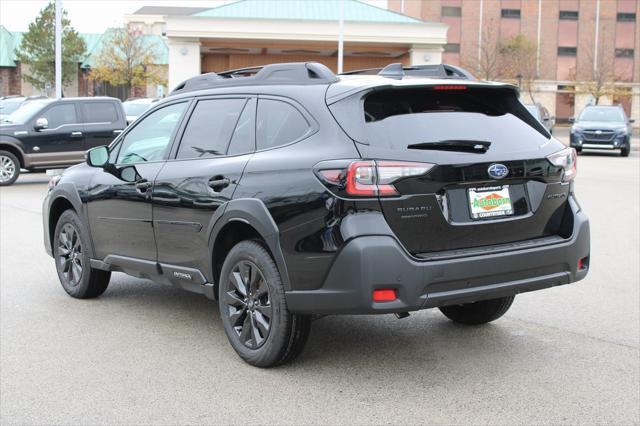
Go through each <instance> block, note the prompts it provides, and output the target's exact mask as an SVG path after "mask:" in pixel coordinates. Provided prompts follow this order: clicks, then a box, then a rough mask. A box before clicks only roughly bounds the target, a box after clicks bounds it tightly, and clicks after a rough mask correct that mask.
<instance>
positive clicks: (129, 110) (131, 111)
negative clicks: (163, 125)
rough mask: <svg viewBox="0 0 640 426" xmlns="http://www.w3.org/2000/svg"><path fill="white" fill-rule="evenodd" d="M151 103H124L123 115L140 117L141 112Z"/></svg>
mask: <svg viewBox="0 0 640 426" xmlns="http://www.w3.org/2000/svg"><path fill="white" fill-rule="evenodd" d="M150 106H151V103H148V104H147V103H144V104H143V103H133V102H125V103H123V104H122V107H123V108H124V113H125V115H131V116H134V117H138V116H140V115H142V113H143V112H145V111H146V110H148V109H149V107H150Z"/></svg>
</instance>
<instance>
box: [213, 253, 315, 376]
mask: <svg viewBox="0 0 640 426" xmlns="http://www.w3.org/2000/svg"><path fill="white" fill-rule="evenodd" d="M218 287H219V297H218V299H219V300H218V303H219V306H220V317H221V318H222V324H223V325H224V331H225V333H226V334H227V337H228V338H229V342H230V343H231V346H233V349H235V351H236V352H237V353H238V355H240V357H241V358H242V359H243V360H245V361H246V362H247V363H249V364H251V365H254V366H256V367H273V366H276V365H279V364H284V363H286V362H288V361H291V360H293V359H294V358H295V357H297V356H298V355H299V354H300V352H302V349H303V348H304V345H305V343H306V341H307V338H308V337H309V332H310V328H311V317H310V316H308V315H295V314H292V313H290V312H289V310H288V309H287V305H286V303H285V299H284V288H283V286H282V281H281V279H280V273H279V272H278V269H277V267H276V265H275V263H274V261H273V259H272V258H271V255H270V254H269V252H267V250H266V249H265V248H264V247H263V246H262V245H261V244H260V243H258V242H256V241H242V242H240V243H238V244H237V245H235V246H234V247H233V248H232V249H231V251H230V252H229V254H228V255H227V257H226V259H225V261H224V264H223V266H222V271H221V273H220V285H219V286H218Z"/></svg>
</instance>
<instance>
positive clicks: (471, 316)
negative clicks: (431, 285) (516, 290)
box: [440, 296, 515, 325]
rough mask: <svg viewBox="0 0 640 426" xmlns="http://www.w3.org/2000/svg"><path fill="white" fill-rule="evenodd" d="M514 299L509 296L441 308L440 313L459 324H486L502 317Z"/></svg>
mask: <svg viewBox="0 0 640 426" xmlns="http://www.w3.org/2000/svg"><path fill="white" fill-rule="evenodd" d="M514 298H515V296H509V297H501V298H499V299H491V300H482V301H479V302H474V303H465V304H463V305H452V306H442V307H441V308H440V312H442V313H443V314H444V315H445V316H446V317H447V318H449V319H450V320H452V321H455V322H458V323H460V324H469V325H477V324H486V323H488V322H491V321H494V320H497V319H498V318H500V317H501V316H503V315H504V314H505V313H506V312H507V311H508V310H509V308H510V307H511V304H512V303H513V299H514Z"/></svg>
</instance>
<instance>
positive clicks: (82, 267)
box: [53, 210, 111, 299]
mask: <svg viewBox="0 0 640 426" xmlns="http://www.w3.org/2000/svg"><path fill="white" fill-rule="evenodd" d="M53 256H54V258H55V261H56V270H57V271H58V278H59V279H60V284H62V288H64V290H65V291H66V292H67V293H68V294H69V295H70V296H71V297H75V298H77V299H90V298H94V297H98V296H100V295H101V294H102V293H104V292H105V290H106V289H107V286H108V285H109V279H110V278H111V272H108V271H101V270H99V269H93V268H92V267H91V265H90V262H91V257H92V256H91V246H90V245H89V235H88V234H87V232H86V230H85V227H84V225H83V224H82V221H81V220H80V218H79V217H78V215H77V214H76V212H74V211H73V210H67V211H65V212H64V213H62V215H61V216H60V219H58V223H57V224H56V230H55V233H54V240H53Z"/></svg>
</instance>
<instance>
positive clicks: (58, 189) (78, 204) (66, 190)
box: [45, 183, 93, 252]
mask: <svg viewBox="0 0 640 426" xmlns="http://www.w3.org/2000/svg"><path fill="white" fill-rule="evenodd" d="M61 198H63V199H65V200H66V201H68V202H69V203H70V204H71V206H72V207H73V209H74V210H75V211H76V213H77V214H78V217H79V218H80V220H81V221H82V223H83V224H84V226H85V229H87V230H88V231H89V240H90V241H91V252H93V238H92V236H91V228H90V226H89V218H88V216H87V211H86V208H85V206H86V204H84V203H83V202H82V199H81V198H80V194H79V193H78V190H77V188H76V187H75V185H74V184H73V183H59V184H58V185H56V186H55V187H54V188H53V189H52V190H51V192H50V193H49V195H48V201H47V206H46V207H47V210H46V218H45V220H46V223H47V227H48V224H49V222H50V221H51V207H52V206H53V205H54V204H55V203H56V201H58V200H59V199H61ZM49 232H51V230H49Z"/></svg>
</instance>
